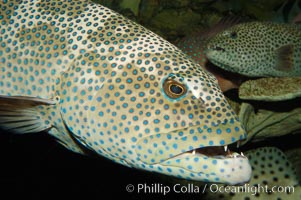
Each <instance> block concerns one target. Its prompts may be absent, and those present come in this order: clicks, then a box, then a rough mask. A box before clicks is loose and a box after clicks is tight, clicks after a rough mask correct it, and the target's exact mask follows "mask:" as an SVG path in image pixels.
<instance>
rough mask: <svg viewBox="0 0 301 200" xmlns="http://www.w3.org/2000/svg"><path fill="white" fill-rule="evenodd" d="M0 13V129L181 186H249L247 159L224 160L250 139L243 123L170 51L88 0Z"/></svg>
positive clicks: (40, 3)
mask: <svg viewBox="0 0 301 200" xmlns="http://www.w3.org/2000/svg"><path fill="white" fill-rule="evenodd" d="M0 6H1V10H0V20H1V22H0V23H1V26H0V31H1V35H0V60H1V67H0V70H1V74H0V77H1V78H0V126H1V127H2V128H4V129H8V130H10V131H13V132H16V133H29V132H40V131H48V133H49V134H50V135H52V136H54V137H55V138H57V139H58V141H59V142H60V143H61V144H63V145H64V146H65V147H67V148H68V149H70V150H72V151H74V152H78V153H83V154H84V153H85V151H86V150H89V151H93V152H95V153H97V154H99V155H101V156H104V157H107V158H109V159H111V160H113V161H115V162H117V163H120V164H122V165H125V166H128V167H134V168H138V169H144V170H148V171H153V172H158V173H163V174H167V175H172V176H176V177H180V178H185V179H192V180H199V181H212V182H222V183H229V184H237V183H243V182H247V181H248V180H249V178H250V176H251V167H250V164H249V161H248V159H247V158H246V157H245V156H242V155H240V154H237V153H235V152H234V153H232V152H229V151H228V153H227V152H226V151H227V145H229V144H232V143H235V142H237V141H239V140H242V139H245V138H246V133H245V131H244V129H243V127H242V126H241V123H240V122H239V121H238V119H237V116H236V115H235V113H234V111H233V110H232V108H231V107H230V105H229V104H228V102H227V101H226V100H225V98H224V96H223V94H222V92H221V91H220V89H219V87H218V85H217V81H216V79H215V78H214V77H213V76H212V75H211V74H209V73H206V72H205V71H204V70H202V69H201V67H200V66H199V65H197V64H196V63H195V62H193V61H192V60H191V59H189V58H188V57H187V56H186V55H185V54H183V53H182V52H181V51H180V50H179V49H178V48H176V47H175V46H174V45H172V44H170V43H168V42H167V41H165V40H163V39H162V38H160V37H159V36H157V35H156V34H154V33H152V32H150V31H149V30H147V29H145V28H144V27H142V26H140V25H138V24H136V23H134V22H132V21H130V20H128V19H126V18H124V17H123V16H121V15H119V14H117V13H115V12H114V11H112V10H110V9H108V8H106V7H103V6H101V5H98V4H95V3H92V2H90V1H86V0H83V1H80V0H72V1H71V0H62V1H54V0H28V1H17V0H15V1H7V0H2V1H1V3H0ZM224 146H225V147H224Z"/></svg>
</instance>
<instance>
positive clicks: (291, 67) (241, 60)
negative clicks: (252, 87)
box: [205, 22, 301, 77]
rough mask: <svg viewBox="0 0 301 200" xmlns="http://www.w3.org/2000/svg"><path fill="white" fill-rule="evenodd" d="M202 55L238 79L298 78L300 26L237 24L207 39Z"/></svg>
mask: <svg viewBox="0 0 301 200" xmlns="http://www.w3.org/2000/svg"><path fill="white" fill-rule="evenodd" d="M205 51H206V52H205V54H206V57H207V58H208V60H209V61H210V62H212V63H213V64H215V65H217V66H218V67H220V68H222V69H224V70H227V71H230V72H234V73H238V74H241V75H245V76H249V77H287V76H288V77H294V76H300V75H301V27H300V25H295V24H284V23H273V22H247V23H241V24H238V25H235V26H233V27H231V28H229V29H226V30H224V31H222V32H220V33H218V34H216V35H215V36H213V37H212V38H210V40H209V41H208V43H207V47H206V50H205Z"/></svg>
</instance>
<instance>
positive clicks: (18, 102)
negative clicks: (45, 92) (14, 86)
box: [0, 95, 56, 134]
mask: <svg viewBox="0 0 301 200" xmlns="http://www.w3.org/2000/svg"><path fill="white" fill-rule="evenodd" d="M54 104H56V102H55V101H53V100H48V99H41V98H35V97H24V96H3V95H0V127H1V128H3V129H6V130H9V131H12V132H15V133H21V134H22V133H34V132H40V131H43V130H46V129H48V128H50V127H51V124H50V122H49V121H48V119H46V118H45V117H44V115H45V111H46V109H47V108H49V106H53V105H54Z"/></svg>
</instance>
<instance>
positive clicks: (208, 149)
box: [136, 118, 252, 184]
mask: <svg viewBox="0 0 301 200" xmlns="http://www.w3.org/2000/svg"><path fill="white" fill-rule="evenodd" d="M246 137H247V134H246V132H245V130H244V129H243V127H242V125H241V123H240V122H239V121H238V120H237V119H236V118H232V119H231V120H227V121H226V122H224V123H219V124H215V125H212V126H210V127H208V126H203V127H200V126H193V127H188V128H185V129H179V130H174V131H171V132H167V133H157V134H154V135H149V136H147V137H144V138H142V139H140V140H139V141H138V143H136V145H137V148H136V153H137V156H138V158H139V160H140V161H141V162H143V163H144V164H146V165H148V166H153V168H155V166H160V169H162V168H165V169H166V171H164V173H165V174H170V175H174V176H177V177H182V178H185V179H192V180H200V181H212V182H224V183H230V184H237V183H244V182H247V181H248V180H249V179H250V176H251V171H252V169H251V166H250V163H249V161H248V158H247V157H245V156H244V155H243V153H236V152H232V151H230V149H229V147H228V145H229V146H230V145H231V149H232V145H236V146H238V147H239V144H240V141H242V140H244V139H246ZM159 172H160V173H163V171H162V170H160V171H159Z"/></svg>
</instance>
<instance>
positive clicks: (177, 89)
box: [163, 78, 187, 99]
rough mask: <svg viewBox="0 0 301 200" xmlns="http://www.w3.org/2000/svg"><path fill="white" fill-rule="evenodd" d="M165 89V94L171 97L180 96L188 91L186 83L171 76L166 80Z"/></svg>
mask: <svg viewBox="0 0 301 200" xmlns="http://www.w3.org/2000/svg"><path fill="white" fill-rule="evenodd" d="M163 89H164V92H165V94H166V95H167V96H168V97H169V98H171V99H177V98H180V97H182V96H183V95H185V94H186V92H187V89H186V86H185V85H183V84H181V83H179V82H177V81H175V80H173V79H170V78H168V79H166V80H165V81H164V83H163Z"/></svg>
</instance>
